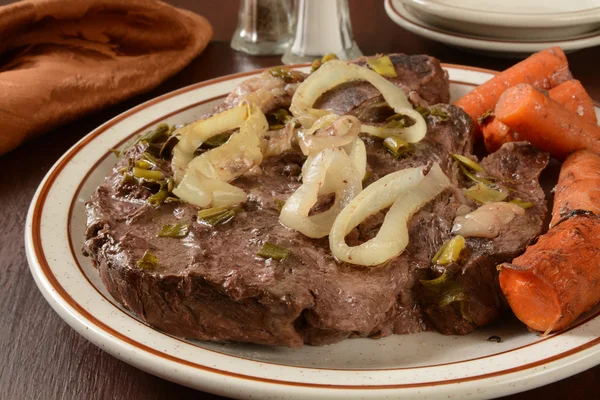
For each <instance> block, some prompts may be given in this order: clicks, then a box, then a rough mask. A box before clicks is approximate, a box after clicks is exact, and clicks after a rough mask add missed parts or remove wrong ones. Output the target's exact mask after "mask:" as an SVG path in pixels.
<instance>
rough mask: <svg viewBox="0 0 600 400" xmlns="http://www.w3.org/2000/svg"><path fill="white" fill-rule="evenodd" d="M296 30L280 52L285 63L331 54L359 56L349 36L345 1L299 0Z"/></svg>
mask: <svg viewBox="0 0 600 400" xmlns="http://www.w3.org/2000/svg"><path fill="white" fill-rule="evenodd" d="M296 21H297V22H296V32H295V33H294V39H293V41H292V44H291V45H290V46H289V47H288V49H287V50H286V52H285V54H284V55H283V58H282V61H283V62H284V63H285V64H296V63H304V62H310V61H313V60H314V59H315V58H321V57H322V56H324V55H325V54H328V53H334V54H335V55H337V56H338V58H340V59H342V60H351V59H353V58H357V57H360V56H361V55H362V53H361V51H360V50H359V48H358V45H357V44H356V42H355V41H354V38H353V36H352V27H351V25H350V11H349V9H348V0H298V5H297V16H296Z"/></svg>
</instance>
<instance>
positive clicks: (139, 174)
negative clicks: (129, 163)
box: [133, 167, 165, 181]
mask: <svg viewBox="0 0 600 400" xmlns="http://www.w3.org/2000/svg"><path fill="white" fill-rule="evenodd" d="M133 176H135V177H136V178H141V179H147V180H149V181H162V180H163V179H164V178H165V177H164V175H163V173H162V172H160V171H149V170H147V169H142V168H139V167H133Z"/></svg>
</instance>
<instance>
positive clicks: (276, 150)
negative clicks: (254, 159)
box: [260, 123, 294, 158]
mask: <svg viewBox="0 0 600 400" xmlns="http://www.w3.org/2000/svg"><path fill="white" fill-rule="evenodd" d="M293 138H294V124H291V123H290V124H287V125H286V126H285V127H284V128H282V129H279V130H276V131H267V132H265V133H263V135H262V136H261V138H260V144H261V149H262V153H263V156H264V157H265V158H269V157H275V156H278V155H280V154H282V153H283V152H285V151H287V150H290V149H291V148H292V139H293Z"/></svg>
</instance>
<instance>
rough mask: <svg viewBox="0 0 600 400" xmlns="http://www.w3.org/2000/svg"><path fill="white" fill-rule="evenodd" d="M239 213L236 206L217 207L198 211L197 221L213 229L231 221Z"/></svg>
mask: <svg viewBox="0 0 600 400" xmlns="http://www.w3.org/2000/svg"><path fill="white" fill-rule="evenodd" d="M240 211H241V209H240V208H239V207H237V206H235V207H232V206H219V207H212V208H207V209H204V210H200V211H198V221H200V222H202V223H205V224H208V225H210V226H212V227H215V226H217V225H221V224H225V223H227V222H229V221H231V219H232V218H233V217H235V215H236V214H237V213H238V212H240Z"/></svg>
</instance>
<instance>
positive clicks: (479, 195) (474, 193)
mask: <svg viewBox="0 0 600 400" xmlns="http://www.w3.org/2000/svg"><path fill="white" fill-rule="evenodd" d="M465 196H467V197H470V198H472V199H473V200H475V201H478V202H480V203H482V204H488V203H496V202H499V201H503V200H504V199H506V197H507V196H508V195H507V194H506V193H502V192H501V191H499V190H496V189H492V188H491V187H489V186H487V185H484V184H482V183H478V184H476V185H475V186H471V187H470V188H469V189H467V190H466V191H465Z"/></svg>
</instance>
